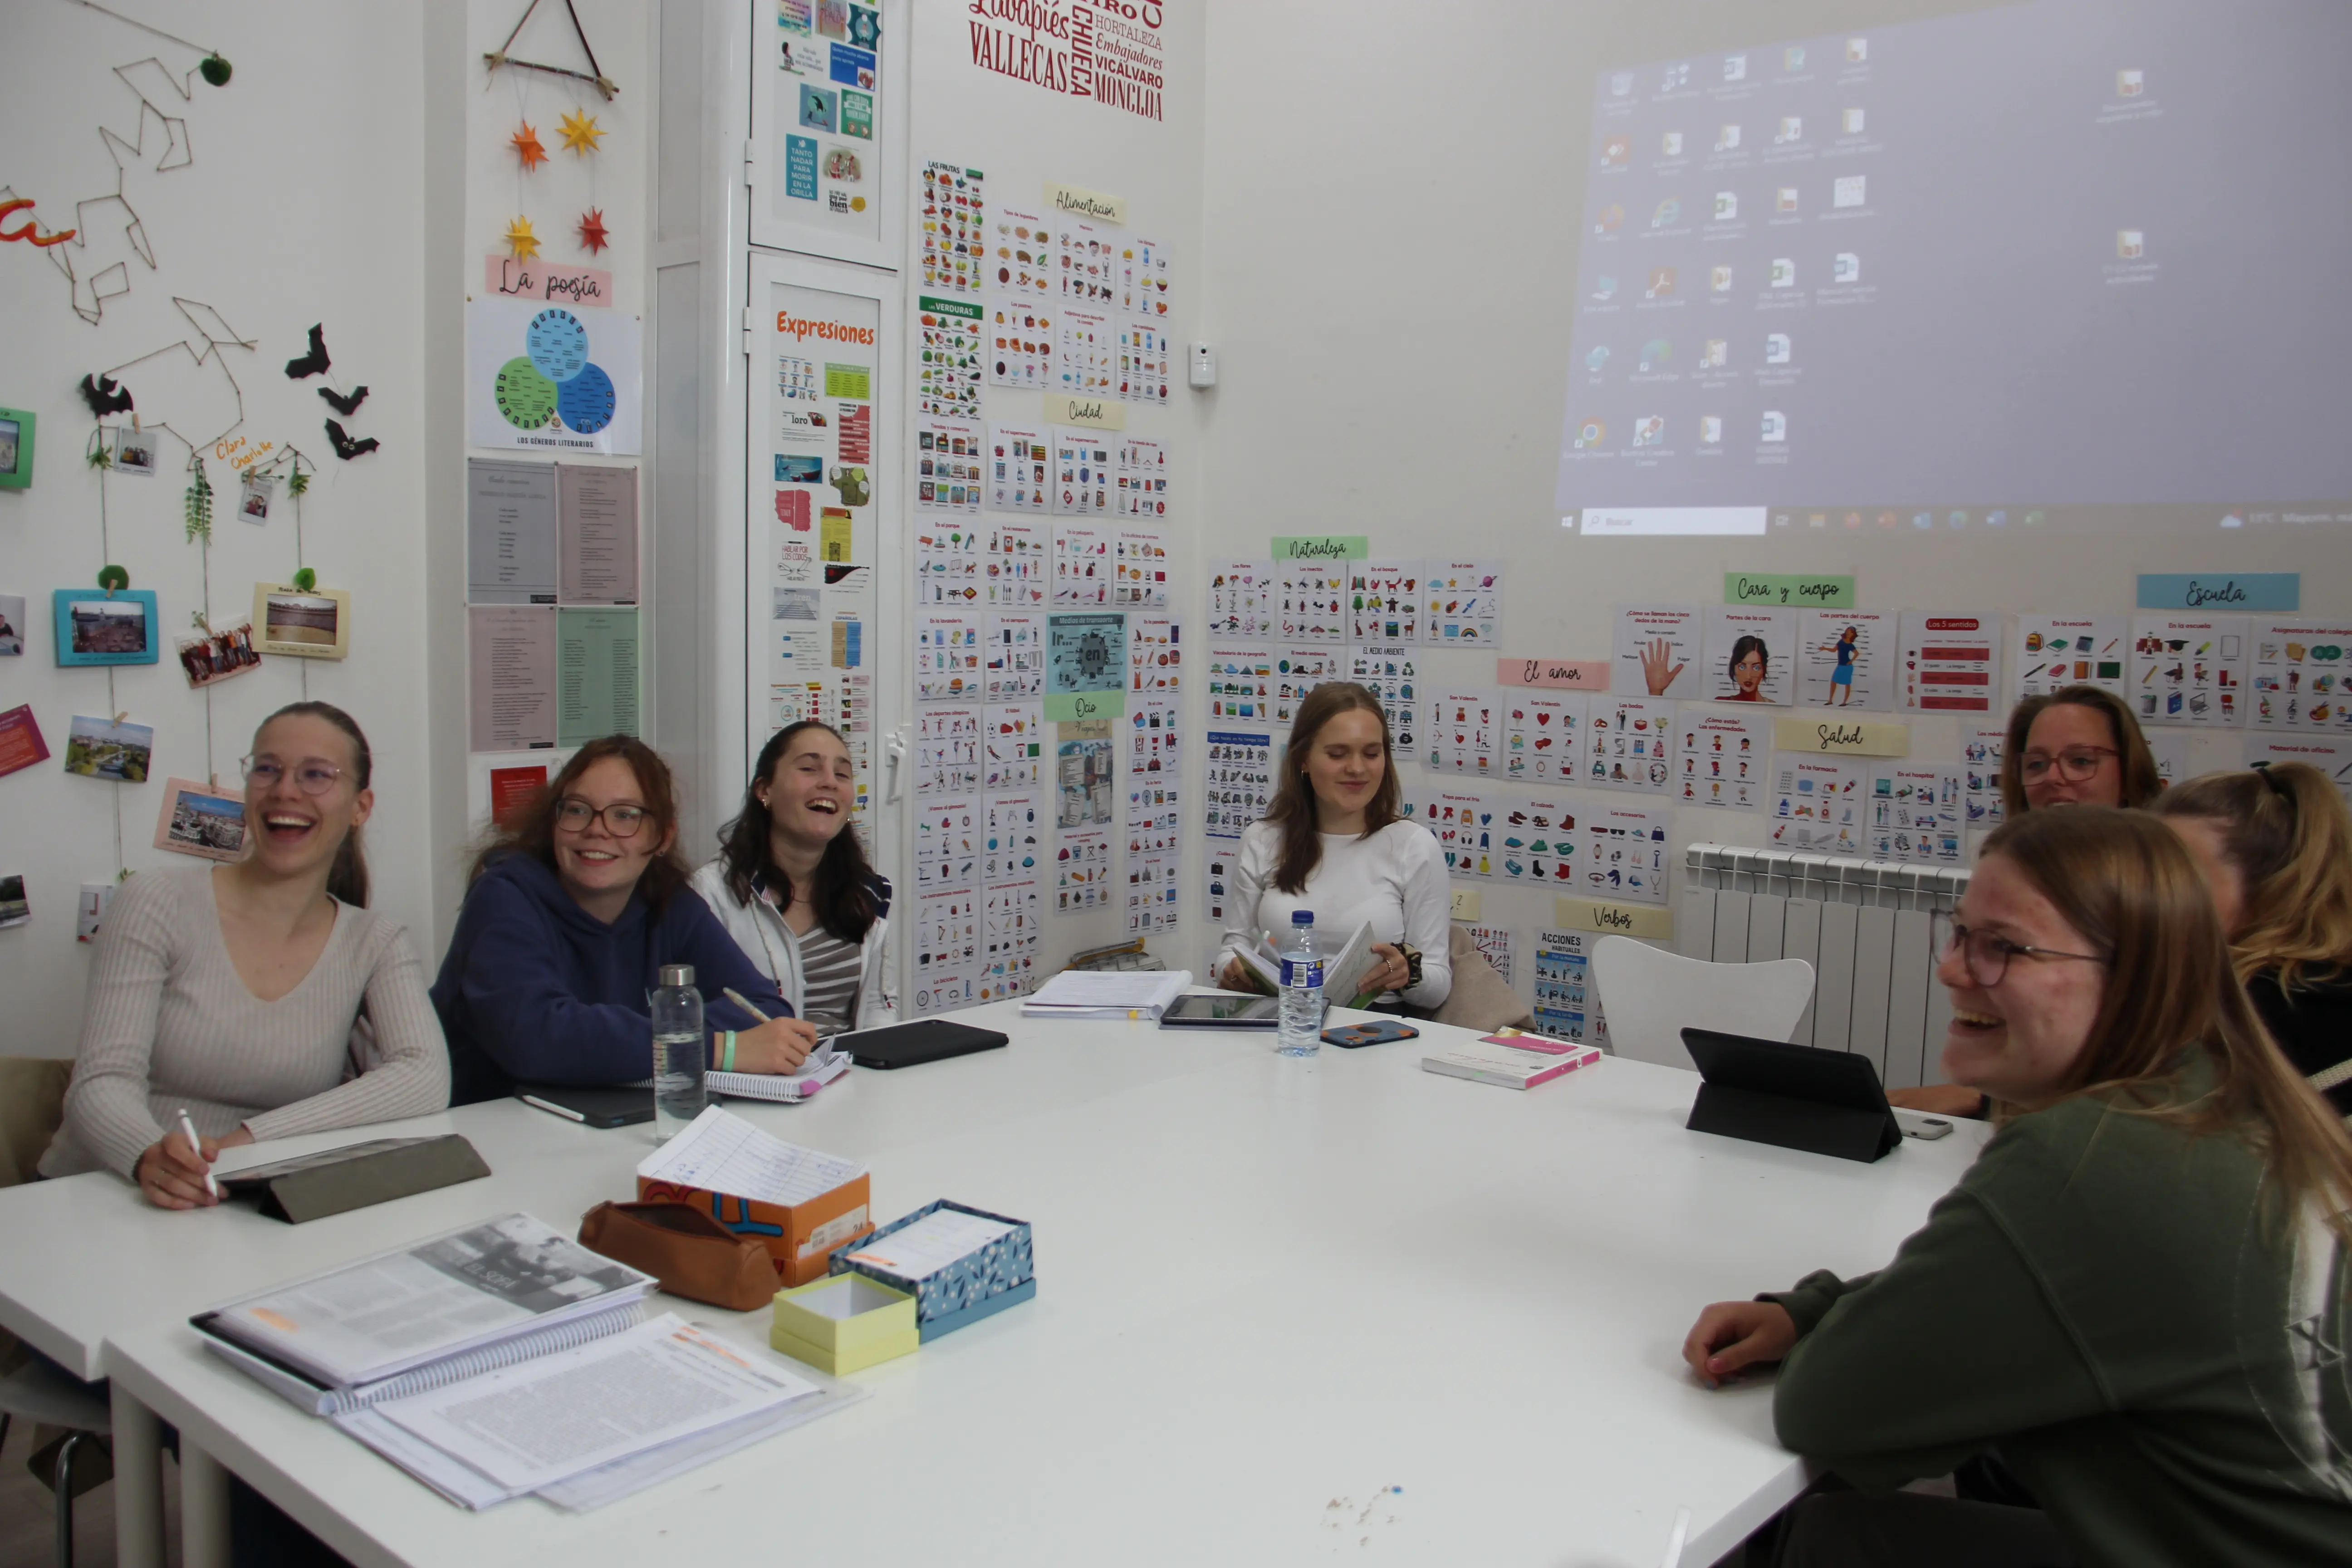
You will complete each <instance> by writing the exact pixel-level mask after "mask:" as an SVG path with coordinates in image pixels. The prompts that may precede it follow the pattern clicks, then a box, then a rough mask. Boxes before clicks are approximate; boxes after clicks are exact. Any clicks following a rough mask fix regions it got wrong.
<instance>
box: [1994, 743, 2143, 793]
mask: <svg viewBox="0 0 2352 1568" xmlns="http://www.w3.org/2000/svg"><path fill="white" fill-rule="evenodd" d="M2121 755H2123V753H2122V752H2118V751H2116V749H2115V748H2114V747H2113V746H2069V747H2067V748H2066V749H2065V750H2064V751H2063V752H2059V753H2058V754H2057V755H2056V756H2054V757H2053V756H2052V755H2051V754H2050V753H2049V752H2026V753H2025V755H2024V756H2022V757H2021V758H2019V759H2018V763H2017V772H2018V776H2019V777H2021V778H2022V779H2024V780H2025V782H2026V783H2028V784H2039V783H2040V782H2041V781H2042V779H2044V778H2046V777H2047V776H2049V774H2050V773H2051V772H2052V771H2053V770H2055V771H2056V773H2057V774H2058V776H2059V777H2060V778H2062V779H2063V780H2064V781H2065V782H2066V783H2068V784H2088V783H2089V782H2090V781H2091V779H2092V778H2093V777H2094V776H2095V775H2096V774H2097V773H2098V771H2099V767H2100V759H2101V758H2102V757H2119V756H2121Z"/></svg>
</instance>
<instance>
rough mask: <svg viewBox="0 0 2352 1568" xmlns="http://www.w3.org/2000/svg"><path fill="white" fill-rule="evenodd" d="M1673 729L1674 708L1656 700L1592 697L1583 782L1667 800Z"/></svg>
mask: <svg viewBox="0 0 2352 1568" xmlns="http://www.w3.org/2000/svg"><path fill="white" fill-rule="evenodd" d="M1674 727H1675V705H1674V704H1673V703H1671V702H1668V701H1665V700H1663V699H1661V698H1654V697H1609V696H1601V695H1600V694H1597V693H1596V694H1595V695H1594V696H1593V697H1592V699H1591V704H1590V706H1589V707H1588V708H1587V710H1586V712H1585V720H1584V746H1583V755H1584V776H1583V782H1584V783H1586V784H1592V785H1595V786H1597V787H1599V788H1601V789H1623V790H1638V791H1641V792H1642V793H1643V794H1647V795H1672V794H1673V793H1674V787H1675V779H1674V749H1675V737H1674Z"/></svg>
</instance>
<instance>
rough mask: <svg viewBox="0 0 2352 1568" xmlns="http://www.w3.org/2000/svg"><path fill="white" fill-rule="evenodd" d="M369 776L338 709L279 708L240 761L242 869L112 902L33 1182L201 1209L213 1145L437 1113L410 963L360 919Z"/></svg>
mask: <svg viewBox="0 0 2352 1568" xmlns="http://www.w3.org/2000/svg"><path fill="white" fill-rule="evenodd" d="M371 766H372V760H371V758H370V756H369V753H368V743H367V738H366V737H365V736H364V735H362V733H361V732H360V727H359V725H358V724H356V723H354V722H353V721H352V717H351V715H350V714H348V713H345V712H344V711H343V710H341V709H340V708H335V707H332V706H330V705H329V704H327V703H324V702H297V703H295V704H293V705H292V706H290V707H287V708H281V709H279V710H278V711H277V712H275V713H273V714H271V715H270V716H269V718H268V720H266V721H264V722H263V723H262V726H261V728H260V729H259V730H258V731H255V733H254V737H253V753H252V755H250V756H248V757H247V758H246V759H245V818H244V822H245V834H244V837H245V854H244V857H243V858H241V859H238V860H236V861H233V862H231V863H230V864H227V865H224V866H205V867H201V868H186V869H180V868H173V869H158V870H152V871H142V872H141V873H139V874H138V875H137V876H135V877H133V878H131V880H130V881H128V882H126V883H124V884H123V886H122V888H121V890H120V891H119V892H117V893H116V894H115V897H114V901H113V903H112V904H111V905H110V907H109V908H108V910H107V914H106V922H105V924H104V925H103V926H101V927H100V929H99V934H98V952H97V954H96V956H95V958H94V960H93V962H92V963H91V964H90V971H89V1005H88V1007H87V1009H86V1010H85V1012H84V1015H83V1018H82V1032H81V1044H80V1047H79V1050H78V1051H77V1053H76V1056H75V1060H74V1076H73V1087H72V1088H71V1089H68V1091H67V1094H66V1115H65V1125H64V1127H63V1128H62V1129H61V1130H60V1131H59V1132H58V1137H57V1140H56V1142H53V1143H51V1144H50V1145H49V1149H48V1152H47V1154H45V1155H44V1156H43V1157H42V1160H41V1174H43V1175H45V1176H64V1175H70V1174H73V1173H76V1172H79V1171H92V1170H98V1169H100V1168H104V1169H108V1170H113V1171H119V1172H121V1173H123V1174H124V1175H127V1176H129V1177H131V1180H133V1181H134V1182H136V1183H137V1184H139V1190H140V1193H141V1194H142V1195H143V1196H144V1197H145V1198H146V1199H147V1201H148V1202H150V1203H152V1204H153V1205H156V1206H157V1207H158V1208H169V1209H188V1208H203V1207H205V1206H207V1205H212V1204H215V1203H217V1202H219V1201H220V1200H219V1198H218V1196H217V1195H216V1194H214V1193H212V1192H208V1191H207V1190H206V1189H205V1173H206V1172H207V1171H208V1170H209V1169H210V1168H211V1165H212V1162H213V1160H214V1158H215V1156H216V1155H217V1154H218V1153H219V1152H220V1151H221V1150H223V1149H225V1148H230V1147H234V1146H236V1145H238V1144H243V1143H252V1142H258V1141H261V1140H265V1139H270V1138H288V1137H292V1136H293V1135H294V1134H296V1133H299V1132H319V1131H326V1130H328V1129H330V1128H336V1127H350V1126H353V1125H356V1124H358V1123H361V1122H367V1121H393V1120H394V1119H396V1118H399V1117H403V1116H419V1115H423V1114H425V1113H426V1112H429V1111H435V1110H440V1109H441V1108H442V1107H443V1106H444V1105H446V1104H447V1103H448V1100H449V1063H448V1058H447V1055H446V1052H445V1051H444V1050H443V1049H442V1044H441V1026H440V1025H439V1024H438V1023H436V1021H435V1019H434V1016H433V1006H432V1004H431V1003H430V1002H429V1001H427V1000H426V997H425V972H424V969H423V967H422V966H421V965H420V964H419V963H418V962H417V958H416V953H415V949H413V948H412V947H411V946H410V945H409V942H408V932H407V930H406V928H404V927H403V926H401V925H399V924H397V923H395V922H394V921H389V920H386V919H384V918H383V916H381V915H379V914H377V913H375V912H374V911H373V910H370V909H369V908H368V907H367V900H368V873H367V858H366V857H365V855H364V854H363V853H362V850H361V847H360V828H361V826H362V824H364V823H365V822H366V821H367V819H368V814H369V813H370V812H371V811H372V810H373V809H374V806H375V792H374V791H373V790H372V789H370V788H369V787H368V778H369V773H370V769H371ZM182 1111H185V1112H186V1113H187V1117H188V1121H189V1122H190V1124H192V1125H193V1126H194V1128H195V1131H196V1142H195V1143H194V1146H191V1145H190V1143H189V1141H188V1138H187V1136H186V1134H185V1133H184V1132H183V1131H181V1128H180V1115H181V1112H182Z"/></svg>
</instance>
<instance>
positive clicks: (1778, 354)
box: [1764, 332, 1789, 364]
mask: <svg viewBox="0 0 2352 1568" xmlns="http://www.w3.org/2000/svg"><path fill="white" fill-rule="evenodd" d="M1764 363H1766V364H1787V363H1789V334H1788V333H1786V332H1767V333H1765V334H1764Z"/></svg>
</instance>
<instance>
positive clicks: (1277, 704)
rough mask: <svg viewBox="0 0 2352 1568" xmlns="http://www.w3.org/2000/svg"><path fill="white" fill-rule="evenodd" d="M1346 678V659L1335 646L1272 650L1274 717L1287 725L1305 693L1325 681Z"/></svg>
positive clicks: (1295, 716)
mask: <svg viewBox="0 0 2352 1568" xmlns="http://www.w3.org/2000/svg"><path fill="white" fill-rule="evenodd" d="M1345 679H1348V660H1347V658H1346V657H1345V655H1344V654H1343V653H1342V651H1341V650H1340V649H1339V648H1336V647H1282V648H1276V649H1275V650H1274V721H1275V722H1276V724H1281V725H1288V724H1290V723H1293V722H1295V721H1297V718H1298V705H1299V704H1300V703H1302V702H1304V701H1306V700H1307V693H1308V692H1310V691H1312V690H1314V689H1316V688H1317V687H1318V686H1321V685H1323V684H1324V683H1325V682H1327V681H1332V680H1345Z"/></svg>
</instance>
